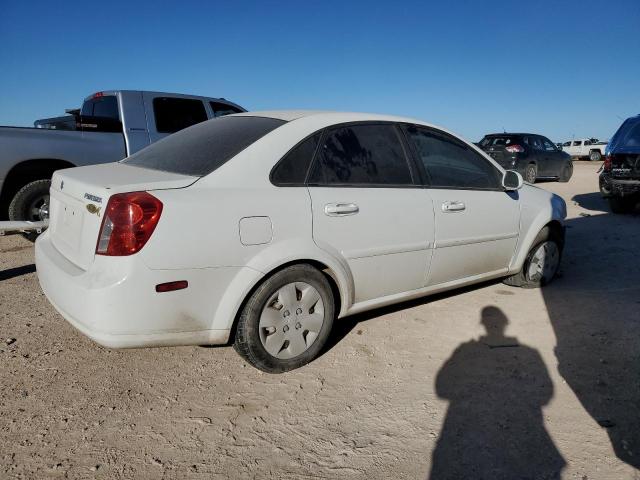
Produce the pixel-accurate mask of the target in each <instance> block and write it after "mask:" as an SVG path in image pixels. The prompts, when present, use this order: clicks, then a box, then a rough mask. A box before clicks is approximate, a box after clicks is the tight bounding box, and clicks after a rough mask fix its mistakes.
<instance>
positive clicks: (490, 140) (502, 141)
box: [480, 135, 518, 148]
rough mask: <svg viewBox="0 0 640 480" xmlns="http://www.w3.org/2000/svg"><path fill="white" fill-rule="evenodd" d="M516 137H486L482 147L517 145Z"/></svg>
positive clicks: (481, 144) (481, 143)
mask: <svg viewBox="0 0 640 480" xmlns="http://www.w3.org/2000/svg"><path fill="white" fill-rule="evenodd" d="M517 141H518V139H517V138H516V137H508V136H506V135H505V136H500V137H484V138H483V139H482V141H481V142H480V146H481V147H483V148H485V147H506V146H509V145H511V144H512V143H517Z"/></svg>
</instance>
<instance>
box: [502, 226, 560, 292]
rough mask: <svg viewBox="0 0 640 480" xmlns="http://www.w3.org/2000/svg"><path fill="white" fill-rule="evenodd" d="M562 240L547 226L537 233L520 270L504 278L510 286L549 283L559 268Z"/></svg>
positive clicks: (531, 286) (536, 285) (526, 286)
mask: <svg viewBox="0 0 640 480" xmlns="http://www.w3.org/2000/svg"><path fill="white" fill-rule="evenodd" d="M561 257H562V242H561V241H560V239H559V238H557V235H554V234H553V232H552V231H551V230H550V229H549V227H544V228H543V229H542V230H540V233H538V236H537V237H536V239H535V240H534V242H533V247H531V250H529V253H528V254H527V258H526V259H525V261H524V265H523V266H522V270H520V272H518V273H516V274H515V275H512V276H510V277H507V278H505V279H504V281H503V282H504V283H505V284H507V285H511V286H512V287H523V288H538V287H543V286H545V285H548V284H549V283H551V281H552V280H553V279H554V278H555V276H556V274H557V273H558V270H559V268H560V259H561Z"/></svg>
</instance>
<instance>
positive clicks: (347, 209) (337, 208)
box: [324, 203, 360, 217]
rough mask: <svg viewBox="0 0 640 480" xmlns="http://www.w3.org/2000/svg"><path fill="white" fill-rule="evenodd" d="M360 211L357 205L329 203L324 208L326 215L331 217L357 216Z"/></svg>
mask: <svg viewBox="0 0 640 480" xmlns="http://www.w3.org/2000/svg"><path fill="white" fill-rule="evenodd" d="M359 211H360V209H359V208H358V206H357V205H356V204H355V203H327V204H326V205H325V206H324V214H325V215H328V216H330V217H344V216H346V215H355V214H356V213H358V212H359Z"/></svg>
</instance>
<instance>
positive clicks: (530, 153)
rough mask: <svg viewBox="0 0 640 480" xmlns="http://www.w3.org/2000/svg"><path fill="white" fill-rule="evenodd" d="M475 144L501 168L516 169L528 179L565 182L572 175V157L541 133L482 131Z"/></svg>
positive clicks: (532, 181) (530, 180)
mask: <svg viewBox="0 0 640 480" xmlns="http://www.w3.org/2000/svg"><path fill="white" fill-rule="evenodd" d="M478 146H479V147H480V148H481V149H482V150H484V151H485V152H487V153H488V154H489V155H490V156H491V157H493V159H494V160H496V161H497V162H498V163H499V164H500V165H501V166H502V167H503V168H505V169H507V170H516V171H517V172H519V173H520V174H521V175H522V176H523V178H524V179H525V180H526V181H527V182H529V183H534V182H535V181H536V179H543V178H544V179H557V180H558V181H559V182H568V181H569V179H570V178H571V175H573V163H572V162H571V157H570V156H569V155H568V154H567V153H565V152H563V151H562V150H561V149H559V148H558V147H557V146H556V145H555V144H554V143H553V142H552V141H551V140H549V139H548V138H547V137H543V136H542V135H536V134H533V133H493V134H491V135H485V136H484V138H483V139H482V140H481V141H480V143H478Z"/></svg>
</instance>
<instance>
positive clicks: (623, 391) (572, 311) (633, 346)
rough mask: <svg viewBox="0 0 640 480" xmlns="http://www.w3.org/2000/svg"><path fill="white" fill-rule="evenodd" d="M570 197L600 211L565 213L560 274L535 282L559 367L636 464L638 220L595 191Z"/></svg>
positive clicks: (619, 451)
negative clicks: (570, 215)
mask: <svg viewBox="0 0 640 480" xmlns="http://www.w3.org/2000/svg"><path fill="white" fill-rule="evenodd" d="M573 201H574V202H575V203H576V204H577V205H578V206H580V207H582V208H585V209H588V210H593V211H599V212H602V213H598V214H593V215H587V216H580V217H578V218H574V219H570V220H568V221H567V243H566V248H565V251H564V255H563V257H564V258H563V276H562V277H561V278H559V279H557V280H556V281H555V282H554V283H552V284H551V285H549V286H548V287H547V288H543V289H542V295H543V298H544V301H545V304H546V307H547V311H548V315H549V319H550V321H551V325H552V327H553V330H554V332H555V336H556V347H555V354H556V357H557V360H558V370H559V373H560V375H561V376H562V377H563V378H564V380H565V381H566V382H567V384H568V385H569V387H571V389H572V390H573V392H574V393H575V395H576V397H577V398H578V400H579V401H580V403H581V404H582V406H583V407H584V409H585V410H586V411H587V412H588V413H589V415H591V417H592V418H593V420H594V421H595V422H597V424H599V425H600V427H602V428H604V429H606V431H607V434H608V436H609V439H610V441H611V445H612V447H613V449H614V451H615V454H616V456H617V457H618V458H619V459H620V460H622V461H624V462H626V463H628V464H629V465H632V466H633V467H635V468H640V255H639V254H638V253H639V252H638V245H640V223H639V222H638V217H637V215H615V214H612V213H610V210H609V208H608V205H607V202H606V200H604V199H602V198H600V196H599V194H586V195H576V196H575V197H574V198H573ZM575 440H576V442H579V441H580V439H575Z"/></svg>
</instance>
